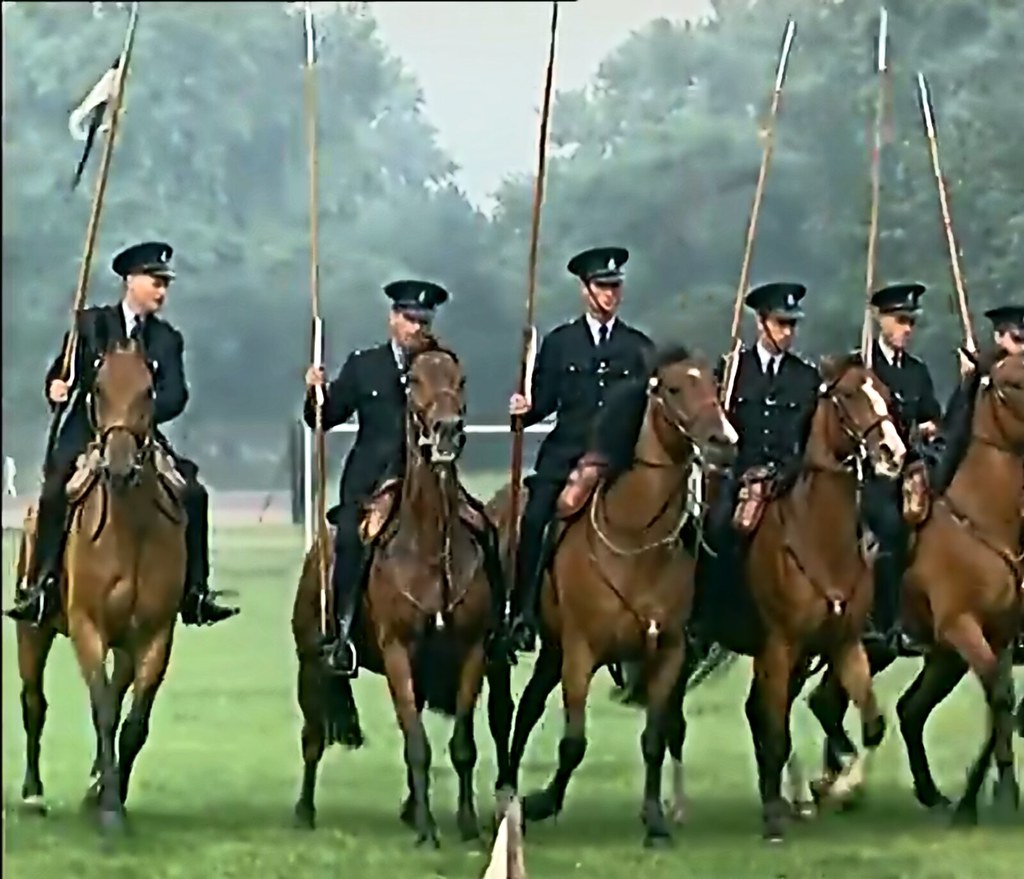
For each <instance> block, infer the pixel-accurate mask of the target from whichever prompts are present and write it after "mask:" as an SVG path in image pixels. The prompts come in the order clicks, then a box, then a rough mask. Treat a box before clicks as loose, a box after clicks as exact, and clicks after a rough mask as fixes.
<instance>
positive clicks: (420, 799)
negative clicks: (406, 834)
mask: <svg viewBox="0 0 1024 879" xmlns="http://www.w3.org/2000/svg"><path fill="white" fill-rule="evenodd" d="M381 656H382V658H383V660H384V673H385V675H386V676H387V679H388V689H390V690H391V701H392V703H393V704H394V706H395V715H396V717H397V718H398V725H399V727H401V730H402V737H403V739H404V740H405V747H404V757H405V768H406V770H407V773H408V775H407V778H408V781H409V786H410V794H411V795H412V802H413V814H412V823H413V827H414V828H415V830H416V844H417V845H422V844H423V843H427V842H429V843H431V844H432V845H433V846H434V848H438V847H439V846H440V840H439V839H438V836H437V822H435V821H434V816H433V815H432V814H431V812H430V793H429V786H430V742H429V740H428V739H427V733H426V730H425V729H424V728H423V718H422V716H421V714H420V710H419V708H418V707H417V703H416V692H415V687H414V685H413V676H412V663H411V662H410V660H409V652H408V651H407V650H406V648H405V647H404V646H403V645H402V644H399V643H397V642H395V641H392V642H390V643H388V644H387V645H385V646H383V647H382V648H381Z"/></svg>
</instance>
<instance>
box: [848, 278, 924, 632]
mask: <svg viewBox="0 0 1024 879" xmlns="http://www.w3.org/2000/svg"><path fill="white" fill-rule="evenodd" d="M924 292H925V288H924V286H923V285H922V284H893V285H890V286H888V287H883V288H882V289H880V290H878V291H876V292H875V293H874V295H872V297H871V307H872V310H873V312H874V318H875V321H876V323H877V324H878V339H877V340H876V341H875V343H874V349H873V352H872V361H871V364H872V368H873V370H874V372H875V374H876V375H877V376H878V377H879V379H881V380H882V382H883V383H884V384H885V385H886V387H888V388H889V391H890V392H891V394H892V399H893V407H892V408H893V415H894V417H895V420H896V422H897V425H898V427H899V429H900V432H901V433H902V434H903V437H904V439H905V440H907V446H908V448H909V449H911V458H912V457H914V456H916V457H918V458H920V457H922V456H923V455H925V453H926V451H927V449H926V447H925V446H924V443H927V442H929V441H931V440H933V439H935V438H936V436H937V434H938V428H939V420H940V418H941V415H942V410H941V407H940V406H939V402H938V400H937V399H936V398H935V389H934V385H933V384H932V378H931V374H930V373H929V371H928V367H927V365H925V363H924V361H922V360H920V359H919V358H917V357H914V355H912V354H911V353H910V351H909V350H907V349H908V346H909V344H910V340H911V338H912V336H913V333H914V328H915V326H916V324H917V319H918V316H919V315H920V314H921V305H920V299H921V296H923V295H924ZM863 508H864V514H865V518H866V520H867V524H868V526H869V527H870V528H871V531H872V532H873V533H874V535H875V537H876V539H877V540H878V550H879V551H878V556H877V558H876V559H875V615H874V632H873V634H874V636H875V637H881V638H883V639H884V640H885V641H886V642H888V644H889V646H890V647H891V648H893V649H895V650H900V649H904V650H913V649H914V645H913V644H912V643H911V642H910V641H909V639H908V638H907V637H906V635H905V634H904V633H903V630H902V625H901V622H900V591H901V583H902V581H903V573H904V570H905V568H906V561H907V559H906V555H907V540H908V534H907V528H906V525H905V523H904V521H903V501H902V493H901V487H900V482H899V481H898V480H883V479H880V478H877V477H875V476H874V475H873V474H871V473H868V474H866V475H865V479H864V495H863Z"/></svg>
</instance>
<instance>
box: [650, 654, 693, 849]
mask: <svg viewBox="0 0 1024 879" xmlns="http://www.w3.org/2000/svg"><path fill="white" fill-rule="evenodd" d="M685 656H686V645H685V643H684V642H683V641H680V642H679V643H678V644H674V645H672V646H670V647H667V648H666V649H665V650H662V651H660V652H659V653H658V654H657V655H656V656H655V657H654V663H653V664H652V667H651V668H650V670H649V674H648V676H647V694H646V695H647V722H646V724H645V726H644V731H643V733H641V735H640V752H641V754H642V755H643V758H644V769H645V774H644V798H643V806H642V813H641V814H642V816H643V823H644V830H645V836H644V844H645V845H648V846H653V845H660V844H663V843H667V842H670V841H671V838H672V834H671V833H670V832H669V829H668V823H667V822H666V821H665V813H664V811H663V809H662V805H661V770H662V765H663V764H664V762H665V746H666V737H667V732H668V727H669V720H668V711H669V709H670V706H671V704H672V701H671V700H672V695H673V690H674V689H675V685H676V683H677V682H678V680H679V679H680V677H682V669H683V661H684V659H685Z"/></svg>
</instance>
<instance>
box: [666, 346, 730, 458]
mask: <svg viewBox="0 0 1024 879" xmlns="http://www.w3.org/2000/svg"><path fill="white" fill-rule="evenodd" d="M647 393H648V397H649V398H650V405H649V406H648V411H649V414H650V417H652V418H653V422H652V426H653V428H654V433H655V435H656V436H657V438H658V441H659V442H660V443H661V445H662V447H663V448H664V449H665V451H666V452H668V453H669V454H670V455H672V456H673V457H682V456H684V455H686V454H688V453H689V452H690V451H692V450H696V451H697V453H698V455H699V456H700V458H701V460H702V462H703V463H704V464H705V465H706V466H707V467H709V468H710V469H719V468H722V467H726V466H728V465H729V464H731V463H732V461H733V459H734V458H735V457H736V449H737V443H738V441H739V434H737V433H736V429H735V428H734V427H733V426H732V424H731V423H730V421H729V419H728V417H727V416H726V414H725V410H723V409H722V406H721V404H720V403H719V401H718V393H717V385H716V383H715V377H714V374H713V373H712V371H711V369H710V368H709V366H708V365H707V364H706V363H705V362H704V361H703V360H701V359H699V358H696V357H693V356H691V355H690V353H689V352H688V351H687V350H686V349H685V348H683V347H681V346H676V347H672V348H668V349H665V350H664V351H662V352H660V353H659V354H658V356H657V358H656V361H655V366H654V368H653V369H652V371H651V374H650V378H649V379H648V382H647Z"/></svg>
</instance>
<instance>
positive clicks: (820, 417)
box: [781, 404, 859, 568]
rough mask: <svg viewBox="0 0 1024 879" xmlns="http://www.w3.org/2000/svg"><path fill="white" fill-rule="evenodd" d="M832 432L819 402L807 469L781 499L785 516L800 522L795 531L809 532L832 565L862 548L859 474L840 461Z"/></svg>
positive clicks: (845, 560)
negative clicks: (858, 504)
mask: <svg viewBox="0 0 1024 879" xmlns="http://www.w3.org/2000/svg"><path fill="white" fill-rule="evenodd" d="M829 432H830V431H829V424H828V420H827V415H826V414H825V410H824V408H823V404H819V405H818V408H817V410H816V411H815V413H814V417H813V418H812V420H811V432H810V437H809V438H808V440H807V447H806V449H805V450H804V466H803V470H802V471H801V474H800V477H799V478H798V480H797V483H796V485H794V487H793V491H792V492H791V493H790V494H789V495H787V496H786V497H785V498H783V499H782V501H781V503H782V504H783V505H785V519H786V520H787V521H794V522H796V523H798V524H795V525H794V531H799V533H800V534H801V535H807V537H808V539H809V542H812V543H813V544H814V546H815V550H816V552H817V553H818V554H819V555H820V556H821V557H822V560H823V561H824V562H825V563H826V564H828V565H829V567H830V568H832V567H841V566H843V565H846V564H848V563H849V561H850V557H851V555H856V554H857V553H858V552H859V550H858V548H857V521H858V515H857V478H856V474H855V473H854V472H851V471H850V470H849V469H848V468H846V467H844V466H843V465H842V464H841V463H840V462H839V459H838V457H837V453H836V450H835V449H834V448H833V447H832V444H831V443H830V442H829V439H828V436H829Z"/></svg>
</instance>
